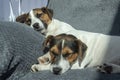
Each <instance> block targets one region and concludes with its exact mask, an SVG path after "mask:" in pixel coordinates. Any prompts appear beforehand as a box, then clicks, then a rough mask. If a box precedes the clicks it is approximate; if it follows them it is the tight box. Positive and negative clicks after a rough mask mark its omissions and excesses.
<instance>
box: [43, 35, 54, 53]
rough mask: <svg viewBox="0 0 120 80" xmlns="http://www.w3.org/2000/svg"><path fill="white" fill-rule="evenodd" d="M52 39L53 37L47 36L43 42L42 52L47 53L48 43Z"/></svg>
mask: <svg viewBox="0 0 120 80" xmlns="http://www.w3.org/2000/svg"><path fill="white" fill-rule="evenodd" d="M53 39H54V36H52V35H49V36H48V37H47V38H46V39H45V40H44V42H43V52H44V53H47V52H48V51H49V49H50V43H51V41H52V40H53Z"/></svg>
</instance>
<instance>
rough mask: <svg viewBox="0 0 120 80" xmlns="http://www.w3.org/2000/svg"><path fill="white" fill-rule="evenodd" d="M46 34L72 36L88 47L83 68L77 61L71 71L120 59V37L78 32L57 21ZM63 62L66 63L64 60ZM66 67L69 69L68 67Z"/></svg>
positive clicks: (53, 21)
mask: <svg viewBox="0 0 120 80" xmlns="http://www.w3.org/2000/svg"><path fill="white" fill-rule="evenodd" d="M46 32H47V33H46V37H47V36H48V35H54V36H55V35H58V34H61V33H66V34H72V35H74V36H76V37H77V38H78V39H80V40H81V41H82V42H84V43H85V44H86V45H87V46H88V49H87V51H86V56H85V57H84V59H83V61H82V62H81V66H80V67H79V65H78V61H76V63H75V64H74V65H73V66H72V68H71V69H83V68H85V67H94V66H97V65H101V64H103V63H111V62H112V61H113V60H114V61H115V60H117V59H118V60H119V59H120V37H118V36H109V35H104V34H100V33H93V32H87V31H82V30H76V29H74V28H73V27H72V26H71V25H69V24H67V23H64V22H61V21H59V20H56V19H52V22H51V23H50V24H49V25H48V28H47V31H46ZM61 61H63V62H64V60H61ZM65 63H66V62H65ZM66 64H68V63H66ZM64 65H65V64H62V66H64ZM65 66H66V67H67V65H65ZM119 67H120V66H119ZM118 72H120V69H119V71H118Z"/></svg>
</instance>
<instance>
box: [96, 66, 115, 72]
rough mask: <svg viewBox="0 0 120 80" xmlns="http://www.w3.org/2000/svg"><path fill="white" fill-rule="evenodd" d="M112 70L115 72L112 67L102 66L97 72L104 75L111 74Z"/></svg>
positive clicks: (98, 67)
mask: <svg viewBox="0 0 120 80" xmlns="http://www.w3.org/2000/svg"><path fill="white" fill-rule="evenodd" d="M112 70H113V68H112V66H110V65H108V64H102V65H99V66H97V71H99V72H102V73H107V74H110V73H111V72H112Z"/></svg>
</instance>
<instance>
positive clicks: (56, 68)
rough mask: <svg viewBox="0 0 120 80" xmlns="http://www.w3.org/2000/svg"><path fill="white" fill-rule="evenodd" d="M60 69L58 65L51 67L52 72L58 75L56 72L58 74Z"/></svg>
mask: <svg viewBox="0 0 120 80" xmlns="http://www.w3.org/2000/svg"><path fill="white" fill-rule="evenodd" d="M61 70H62V68H60V67H54V68H53V73H54V74H56V75H58V74H60V72H61Z"/></svg>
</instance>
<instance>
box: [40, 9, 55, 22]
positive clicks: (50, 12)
mask: <svg viewBox="0 0 120 80" xmlns="http://www.w3.org/2000/svg"><path fill="white" fill-rule="evenodd" d="M41 10H42V11H43V12H44V13H46V14H48V16H49V18H50V19H51V20H52V17H53V10H52V9H48V8H47V7H43V8H41Z"/></svg>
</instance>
